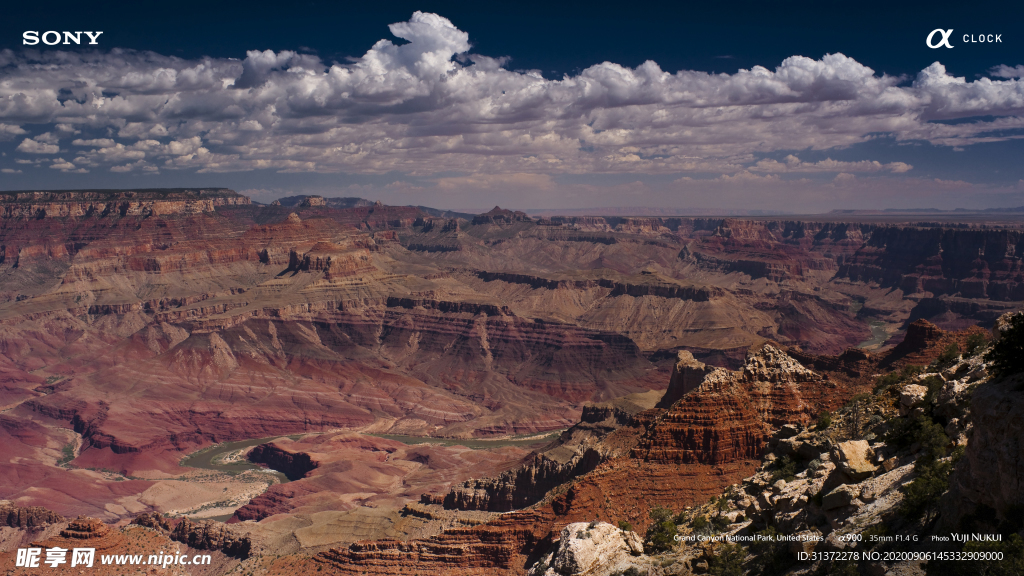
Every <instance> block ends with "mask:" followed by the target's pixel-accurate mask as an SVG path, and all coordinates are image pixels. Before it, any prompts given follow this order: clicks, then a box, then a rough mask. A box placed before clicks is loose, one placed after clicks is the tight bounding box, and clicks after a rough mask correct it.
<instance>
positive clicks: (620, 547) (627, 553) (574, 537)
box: [528, 522, 647, 576]
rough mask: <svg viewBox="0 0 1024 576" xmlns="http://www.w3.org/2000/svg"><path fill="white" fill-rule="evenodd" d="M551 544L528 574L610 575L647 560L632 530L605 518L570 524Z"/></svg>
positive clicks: (544, 575) (540, 575) (549, 575)
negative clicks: (603, 520)
mask: <svg viewBox="0 0 1024 576" xmlns="http://www.w3.org/2000/svg"><path fill="white" fill-rule="evenodd" d="M554 548H555V549H554V550H553V551H552V552H551V553H549V554H547V555H545V556H543V557H541V559H540V560H539V561H538V562H537V564H535V565H534V566H533V567H532V568H531V569H530V571H529V572H528V574H529V575H530V576H611V575H612V574H616V573H622V572H623V571H624V570H626V569H627V568H631V567H635V566H637V565H643V564H645V563H646V562H645V561H646V560H647V558H645V557H644V556H643V553H644V545H643V541H642V540H641V539H640V537H639V536H638V535H637V534H636V533H635V532H631V531H625V530H620V529H619V528H617V527H615V526H612V525H611V524H608V523H607V522H591V523H587V522H574V523H572V524H569V525H567V526H566V527H565V528H562V531H561V533H560V534H559V537H558V540H557V541H556V543H555V545H554Z"/></svg>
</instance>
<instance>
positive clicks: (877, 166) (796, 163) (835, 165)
mask: <svg viewBox="0 0 1024 576" xmlns="http://www.w3.org/2000/svg"><path fill="white" fill-rule="evenodd" d="M784 160H785V162H779V161H777V160H771V159H767V158H766V159H764V160H760V161H758V162H757V163H756V164H755V165H753V166H751V167H750V168H749V169H750V170H754V171H757V172H892V173H895V174H902V173H903V172H908V171H910V170H912V169H913V168H914V167H913V166H911V165H910V164H907V163H905V162H890V163H888V164H882V163H881V162H879V161H877V160H859V161H856V162H843V161H839V160H833V159H831V158H826V159H825V160H819V161H818V162H803V161H801V160H800V159H799V158H797V157H796V156H794V155H792V154H790V155H789V156H786V158H785V159H784Z"/></svg>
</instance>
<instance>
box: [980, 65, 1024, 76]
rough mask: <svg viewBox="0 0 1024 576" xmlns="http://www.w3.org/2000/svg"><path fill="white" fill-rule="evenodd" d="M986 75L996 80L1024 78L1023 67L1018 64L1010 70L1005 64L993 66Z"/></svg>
mask: <svg viewBox="0 0 1024 576" xmlns="http://www.w3.org/2000/svg"><path fill="white" fill-rule="evenodd" d="M988 73H989V75H991V76H996V77H998V78H1021V77H1024V65H1020V64H1018V65H1017V66H1014V67H1012V68H1011V67H1009V66H1007V65H1006V64H1000V65H999V66H993V67H992V68H991V69H990V70H989V71H988Z"/></svg>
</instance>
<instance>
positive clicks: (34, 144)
mask: <svg viewBox="0 0 1024 576" xmlns="http://www.w3.org/2000/svg"><path fill="white" fill-rule="evenodd" d="M17 150H18V152H24V153H26V154H56V153H57V152H60V146H57V145H56V144H44V143H42V142H38V141H36V140H32V139H31V138H25V139H24V140H22V141H21V144H18V148H17Z"/></svg>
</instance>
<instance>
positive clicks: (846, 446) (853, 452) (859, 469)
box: [834, 440, 875, 482]
mask: <svg viewBox="0 0 1024 576" xmlns="http://www.w3.org/2000/svg"><path fill="white" fill-rule="evenodd" d="M834 455H835V457H836V458H835V459H836V461H837V462H838V464H839V469H840V470H842V471H843V473H845V474H846V475H847V476H849V477H850V478H852V479H853V480H854V481H856V482H859V481H861V480H864V479H865V478H870V477H871V476H872V475H873V474H874V473H875V465H874V464H872V463H871V457H872V455H873V454H872V452H871V447H870V446H868V443H867V440H850V441H849V442H842V443H840V444H839V445H838V446H836V449H835V454H834Z"/></svg>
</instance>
